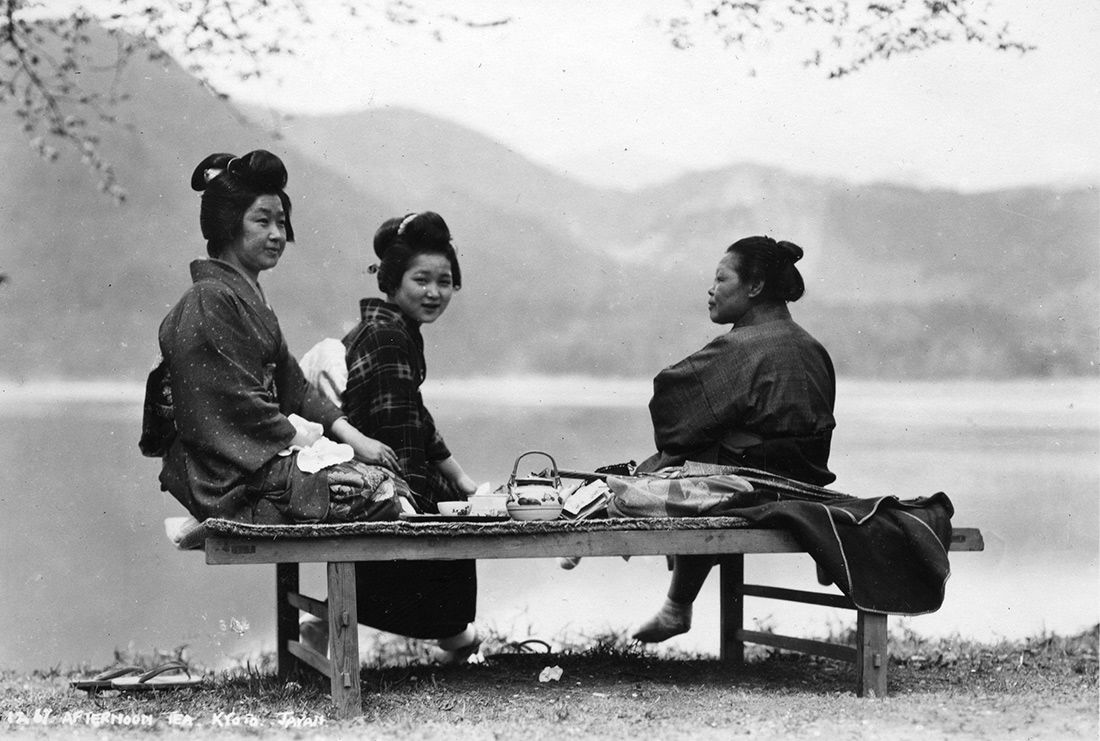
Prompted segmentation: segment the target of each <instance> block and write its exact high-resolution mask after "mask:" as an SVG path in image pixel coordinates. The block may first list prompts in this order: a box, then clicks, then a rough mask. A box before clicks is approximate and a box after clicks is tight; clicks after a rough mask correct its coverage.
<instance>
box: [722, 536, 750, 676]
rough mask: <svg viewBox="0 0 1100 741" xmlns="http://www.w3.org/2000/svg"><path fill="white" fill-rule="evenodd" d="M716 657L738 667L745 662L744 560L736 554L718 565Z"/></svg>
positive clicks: (723, 559) (740, 555) (725, 558)
mask: <svg viewBox="0 0 1100 741" xmlns="http://www.w3.org/2000/svg"><path fill="white" fill-rule="evenodd" d="M718 580H719V581H718V594H719V598H718V599H719V635H720V640H721V646H720V647H719V657H720V658H721V660H722V661H728V662H730V663H732V664H734V665H736V666H740V665H741V664H743V663H744V661H745V642H744V641H743V640H741V631H742V629H743V628H744V627H745V594H744V591H743V590H744V587H745V557H744V555H742V554H740V553H738V554H735V555H729V556H722V558H721V559H720V560H719V561H718Z"/></svg>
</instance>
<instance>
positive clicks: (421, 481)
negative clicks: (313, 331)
mask: <svg viewBox="0 0 1100 741" xmlns="http://www.w3.org/2000/svg"><path fill="white" fill-rule="evenodd" d="M359 309H360V318H361V321H360V323H359V325H358V326H357V327H356V328H355V329H353V330H352V331H351V332H349V333H348V335H347V336H346V337H344V345H345V347H347V364H348V385H347V388H346V389H345V391H344V396H343V404H344V411H346V412H347V415H348V421H349V422H351V424H352V425H354V426H355V427H356V428H358V429H359V430H360V431H362V433H363V434H364V435H369V436H370V437H373V438H375V439H376V440H380V441H382V442H384V443H386V444H387V445H389V446H390V447H391V448H393V450H394V452H395V453H397V457H398V460H399V462H400V466H401V475H402V476H403V477H404V479H405V481H406V482H408V484H409V488H410V489H411V490H412V493H413V497H414V500H415V501H416V504H417V506H418V507H419V508H420V509H421V510H423V511H425V512H437V511H438V510H437V509H436V502H440V501H448V500H455V499H463V498H464V497H463V496H462V495H461V494H459V493H458V492H457V491H455V490H454V488H453V487H451V485H450V483H449V482H447V481H446V480H445V479H444V478H443V476H442V475H441V474H440V473H439V471H438V469H437V468H436V467H435V465H433V464H435V463H438V462H439V461H442V460H445V459H447V458H449V457H450V455H451V453H450V451H449V450H448V449H447V445H446V443H444V442H443V438H442V437H441V436H440V434H439V431H438V430H436V427H435V421H434V420H433V419H432V415H431V414H430V413H429V412H428V410H427V409H426V408H425V406H424V400H423V398H422V397H421V395H420V385H421V383H423V382H424V378H425V376H426V375H427V370H426V367H425V364H424V340H423V338H422V337H421V334H420V325H419V324H418V323H417V322H415V321H413V320H412V319H410V318H408V317H407V316H405V315H404V314H403V313H402V312H401V310H400V309H399V308H398V307H397V306H396V305H394V304H391V303H388V302H386V301H382V300H381V299H363V300H362V301H361V302H360V305H359ZM355 575H356V582H357V591H358V594H359V604H358V607H359V620H360V622H362V623H365V624H367V625H370V626H372V627H375V628H378V629H380V630H387V631H390V632H393V633H400V634H402V635H407V636H413V637H415V638H444V637H447V636H451V635H455V634H457V633H460V632H461V631H462V630H463V629H464V628H465V627H466V625H467V624H468V623H470V622H471V621H473V619H474V613H475V611H476V607H477V574H476V569H475V562H474V561H385V562H366V563H358V564H356V571H355Z"/></svg>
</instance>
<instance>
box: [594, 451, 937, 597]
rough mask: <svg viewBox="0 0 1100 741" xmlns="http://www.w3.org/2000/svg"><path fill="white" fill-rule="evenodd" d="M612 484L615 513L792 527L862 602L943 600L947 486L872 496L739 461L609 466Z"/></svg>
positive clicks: (850, 594)
mask: <svg viewBox="0 0 1100 741" xmlns="http://www.w3.org/2000/svg"><path fill="white" fill-rule="evenodd" d="M741 482H749V483H750V484H752V487H751V490H749V491H746V490H745V488H744V486H743V485H742V483H741ZM607 484H608V486H609V487H610V488H611V491H612V497H611V501H610V503H609V504H608V512H609V513H610V514H612V515H615V516H619V517H646V516H653V515H672V516H692V515H694V514H702V515H706V516H708V517H716V516H721V517H737V518H740V519H743V520H745V521H746V522H749V523H750V524H752V525H753V526H756V527H763V528H775V529H783V530H787V531H789V532H791V533H792V534H793V535H794V537H795V539H796V540H798V543H799V545H801V546H802V547H803V548H805V549H806V551H807V552H808V553H809V554H810V555H811V556H812V557H813V558H814V560H815V561H816V562H817V565H818V567H819V572H821V573H824V574H825V575H826V576H827V577H828V578H829V579H830V580H831V581H832V582H833V583H834V584H836V585H837V586H838V587H839V588H840V590H841V591H842V592H844V594H846V595H847V596H848V597H849V598H850V599H851V600H852V602H853V603H854V604H855V605H856V606H857V607H858V608H860V609H862V610H866V611H868V612H879V613H890V614H896V615H920V614H923V613H928V612H934V611H936V610H938V609H939V608H940V606H941V605H942V604H943V597H944V587H945V584H946V582H947V578H948V577H949V576H950V575H951V569H950V566H949V564H948V558H947V551H948V547H949V546H950V543H951V516H952V515H953V514H954V507H953V506H952V504H951V500H950V499H948V498H947V495H946V494H944V493H942V492H939V493H937V494H934V495H932V496H931V497H920V498H917V499H910V500H904V501H903V500H901V499H898V498H897V497H893V496H886V497H876V498H869V499H865V498H860V497H853V496H849V495H846V494H841V493H839V492H833V491H830V490H828V489H823V488H821V487H815V486H809V485H806V484H802V483H800V482H797V481H792V480H789V479H784V478H783V477H779V476H775V475H774V474H767V473H765V472H761V471H755V470H754V469H740V468H733V467H728V468H724V469H722V472H721V473H716V474H715V475H709V476H707V475H703V476H698V475H696V476H682V475H673V476H671V477H663V478H652V477H630V478H626V477H614V476H609V477H608V478H607Z"/></svg>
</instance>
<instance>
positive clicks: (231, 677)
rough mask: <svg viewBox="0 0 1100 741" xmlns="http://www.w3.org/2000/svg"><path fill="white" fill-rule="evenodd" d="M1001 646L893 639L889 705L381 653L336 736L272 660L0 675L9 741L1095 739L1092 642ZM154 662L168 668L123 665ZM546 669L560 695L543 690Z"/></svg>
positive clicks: (694, 661)
mask: <svg viewBox="0 0 1100 741" xmlns="http://www.w3.org/2000/svg"><path fill="white" fill-rule="evenodd" d="M1098 631H1100V628H1093V629H1092V630H1090V631H1087V632H1085V633H1082V634H1081V635H1077V636H1071V637H1061V636H1053V635H1051V636H1042V637H1038V638H1035V639H1031V640H1027V641H1020V642H1006V643H1001V644H995V645H994V644H978V643H972V642H969V641H965V640H960V639H955V640H945V641H927V640H922V639H920V638H919V637H917V636H915V635H912V634H905V635H895V636H892V637H891V650H890V653H891V663H890V669H889V678H890V687H889V690H890V697H888V698H885V699H877V700H869V699H861V698H857V697H856V696H855V695H854V694H853V692H852V688H853V685H854V673H853V669H852V667H851V666H849V665H847V664H843V663H838V662H834V661H831V660H826V659H814V658H809V657H804V656H801V655H793V654H788V653H781V652H775V651H770V650H764V649H757V650H755V651H754V652H753V653H752V654H751V655H750V660H749V662H748V663H747V664H746V665H745V666H744V668H743V669H742V670H740V671H738V672H736V673H732V672H731V671H730V670H729V668H728V667H726V666H723V665H722V664H720V663H719V662H717V661H715V660H713V659H706V658H699V657H691V656H678V655H672V654H668V655H661V656H655V655H653V654H651V653H645V652H642V651H640V650H639V649H638V648H637V647H635V646H631V645H629V644H627V643H626V642H625V641H623V640H622V639H621V638H614V637H607V638H598V639H594V640H593V641H591V642H590V643H589V644H587V645H585V646H569V647H564V648H562V649H561V650H559V651H557V652H556V653H554V654H550V655H537V654H530V653H522V652H520V650H519V647H517V646H516V645H515V644H509V643H508V642H506V641H503V640H500V639H499V638H498V639H495V640H491V641H489V642H487V644H486V651H485V653H486V654H499V656H498V657H497V658H491V657H490V658H487V659H486V660H485V661H483V662H482V663H480V664H469V665H465V666H461V667H433V666H431V665H429V664H426V663H423V659H424V655H423V654H422V652H421V650H420V649H418V648H416V647H415V646H414V644H405V643H401V642H387V643H379V644H378V645H377V646H375V647H374V648H375V649H376V650H375V652H374V655H375V656H377V657H378V658H377V660H376V661H375V662H374V663H373V664H372V665H370V666H364V668H363V671H362V675H361V677H362V681H363V690H364V701H363V711H364V715H363V717H362V718H359V719H356V720H353V721H337V720H335V719H334V718H333V717H332V715H331V706H330V705H329V703H328V700H327V687H326V686H325V684H324V682H322V681H321V679H320V678H319V677H318V676H317V675H314V674H306V673H303V674H301V675H297V676H295V677H293V678H292V679H291V680H290V681H287V682H283V681H279V680H278V679H276V678H275V677H274V675H273V672H272V671H271V667H270V663H269V661H270V660H267V661H265V662H263V663H262V664H261V665H258V666H253V665H249V666H242V667H239V668H237V669H235V670H233V671H230V672H225V673H222V674H220V675H217V676H214V675H211V676H208V677H207V681H206V682H205V684H204V686H203V687H202V688H201V689H194V690H182V691H175V692H157V693H152V692H148V693H125V694H123V693H118V692H107V693H103V694H100V695H97V696H89V695H87V694H85V693H83V692H79V691H76V690H73V689H70V687H69V680H70V679H71V678H75V677H83V676H90V675H91V674H93V673H95V670H96V669H98V668H101V667H82V668H81V669H80V670H74V671H72V672H66V673H63V672H59V671H48V672H35V673H34V674H32V675H30V676H16V675H13V674H10V673H9V674H4V675H2V676H0V736H9V737H16V738H36V739H37V738H58V737H63V738H89V739H91V738H103V737H113V736H116V735H118V736H124V737H126V738H134V739H145V738H154V737H155V738H158V739H160V738H166V739H170V738H175V737H186V738H188V739H205V738H214V737H217V738H223V737H225V736H227V735H228V736H230V737H237V736H239V737H255V736H263V737H265V738H267V737H273V738H280V739H281V738H287V739H291V738H294V739H297V738H368V739H427V738H446V739H523V740H524V741H535V740H536V739H551V738H552V739H560V738H600V739H604V738H608V739H616V738H635V737H639V736H644V737H647V738H659V739H707V738H723V739H728V738H731V737H732V738H752V739H810V738H822V739H882V738H888V739H914V740H916V739H920V740H921V741H925V740H926V739H935V738H963V739H1077V738H1081V739H1095V738H1097V731H1098V728H1097V725H1098V724H1097V718H1098V690H1097V678H1098V670H1097V637H1098ZM119 658H120V659H122V660H133V659H135V658H137V659H140V660H141V661H143V663H146V664H152V663H154V662H156V661H158V660H161V659H163V658H164V657H160V656H148V657H127V656H120V657H119ZM546 667H560V668H561V676H560V678H559V679H557V680H552V681H545V682H544V681H540V680H539V677H540V674H541V673H542V672H543V670H544V669H545V668H546Z"/></svg>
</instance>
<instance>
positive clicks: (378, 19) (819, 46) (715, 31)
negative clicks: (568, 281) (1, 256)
mask: <svg viewBox="0 0 1100 741" xmlns="http://www.w3.org/2000/svg"><path fill="white" fill-rule="evenodd" d="M685 3H686V7H687V10H686V11H684V12H683V13H680V14H675V15H673V14H669V15H665V16H662V17H661V18H659V19H658V20H657V23H658V25H659V26H660V27H661V28H663V29H664V30H665V31H666V32H667V33H668V35H669V36H670V38H671V42H672V44H673V45H674V46H676V47H677V48H681V49H686V48H689V47H691V46H693V45H694V44H696V43H697V42H698V40H699V39H700V37H702V36H706V37H708V38H716V39H717V40H719V42H720V43H722V44H723V45H725V46H726V47H728V48H733V49H737V48H740V49H743V50H746V51H751V50H752V49H751V46H752V45H753V44H754V43H756V42H758V41H764V42H766V41H769V40H771V39H774V38H777V37H784V38H786V37H787V36H789V35H791V34H792V33H793V32H795V31H797V30H798V29H802V30H804V31H810V32H814V34H816V35H812V38H813V40H812V41H811V42H810V47H809V51H808V53H807V55H806V56H805V58H804V59H803V63H804V64H805V65H807V66H811V67H818V68H823V69H825V70H826V71H827V74H828V76H829V77H840V76H843V75H846V74H850V73H852V72H854V71H857V70H860V69H862V68H864V67H866V66H867V65H869V64H871V63H872V62H875V61H879V60H885V59H890V58H892V57H894V56H897V55H901V54H910V53H913V52H916V51H920V50H925V49H930V48H932V47H935V46H940V45H943V44H949V43H958V42H966V43H976V44H980V45H982V46H986V47H989V48H991V49H994V50H997V51H1018V52H1024V51H1027V50H1028V49H1030V48H1031V47H1030V46H1028V45H1027V44H1026V43H1024V42H1022V41H1020V40H1018V39H1015V38H1014V37H1012V36H1011V35H1010V34H1009V31H1008V28H1007V26H1006V25H1004V24H996V23H995V22H994V21H993V20H992V15H991V13H992V11H991V2H989V1H988V0H986V1H985V2H979V1H978V0H878V1H877V2H855V1H854V0H757V1H756V2H735V1H733V0H685ZM64 4H65V3H64V2H60V1H58V0H52V1H47V0H0V105H2V106H4V107H8V108H10V109H11V110H12V112H13V114H14V115H15V117H16V118H17V119H18V120H19V122H20V125H21V126H22V129H23V131H24V133H25V134H26V135H27V138H28V141H29V142H30V145H31V147H33V149H34V150H35V151H36V152H37V153H38V154H39V155H40V156H41V157H42V158H43V159H45V160H51V161H52V160H55V159H57V158H58V157H59V156H60V154H61V152H62V150H66V149H67V150H69V151H71V152H72V153H74V154H75V155H76V156H78V157H79V158H80V159H81V160H82V161H83V162H84V164H85V165H86V166H87V167H88V169H89V170H90V171H91V172H92V174H93V175H94V176H95V177H96V179H97V182H98V186H99V188H100V189H101V190H102V191H103V192H104V193H106V194H108V195H109V196H110V197H111V198H113V199H114V200H115V201H116V202H122V201H123V200H124V199H125V197H126V192H125V190H124V188H123V187H122V184H121V183H119V181H118V178H117V177H116V175H115V171H114V168H113V167H112V166H111V163H110V162H108V161H106V160H105V159H104V158H103V157H102V155H101V150H100V146H99V143H100V132H102V131H103V130H104V129H105V128H106V127H110V126H117V125H120V123H119V121H118V120H117V118H116V116H115V113H114V111H115V110H116V106H117V104H118V103H119V102H120V101H122V100H126V99H127V97H128V96H127V92H126V90H124V89H121V85H120V83H119V80H120V77H121V74H122V72H123V70H124V69H125V67H126V65H127V63H128V62H129V61H130V60H131V59H133V58H134V56H135V55H138V54H141V55H144V56H145V57H147V58H149V59H152V60H160V61H165V62H166V61H167V60H168V59H169V58H171V59H174V60H175V61H176V62H178V63H179V64H180V65H181V66H182V67H183V68H184V69H185V70H186V71H187V72H188V73H189V74H191V75H192V76H193V77H195V79H196V80H197V81H198V83H199V84H201V85H203V86H204V87H206V88H207V89H208V90H210V91H211V92H212V93H213V94H214V95H216V96H218V97H220V98H222V99H225V98H227V97H228V96H226V95H225V93H223V92H222V91H221V90H220V89H219V87H218V84H217V83H216V81H215V74H214V73H217V75H218V79H225V78H224V76H223V75H224V73H226V72H229V73H230V74H232V75H234V76H236V77H237V78H239V79H241V80H250V79H254V78H257V77H260V76H264V75H267V74H268V72H267V70H269V69H270V68H271V65H270V62H271V61H272V59H274V58H277V57H288V56H294V55H295V53H296V51H297V50H298V49H299V48H303V47H304V44H303V40H304V38H305V34H306V33H307V32H308V31H309V29H310V28H311V27H312V26H313V24H314V15H315V14H317V13H318V12H319V11H321V9H322V8H323V9H324V11H326V12H327V13H329V17H330V18H331V12H332V11H333V10H334V9H335V10H337V11H338V13H339V17H340V18H341V20H342V21H343V22H341V23H340V24H339V26H340V28H339V31H334V32H333V34H334V36H336V35H337V34H338V35H339V36H340V37H342V38H347V37H348V35H349V33H350V34H354V33H368V34H369V33H373V32H376V31H377V30H378V26H379V25H380V24H392V25H397V26H403V27H416V26H420V27H422V28H424V29H425V30H426V32H428V33H430V34H431V35H432V36H433V37H434V38H436V39H437V40H442V38H443V36H442V32H441V29H442V28H444V27H446V26H447V25H457V26H464V27H467V28H474V29H477V28H488V27H494V26H500V25H504V24H507V23H509V22H510V20H511V19H509V18H507V17H502V18H490V19H489V20H484V21H475V20H470V19H469V18H467V17H463V16H462V15H459V14H456V13H454V12H453V11H451V10H446V8H449V7H450V6H449V5H448V4H447V3H446V2H444V1H443V0H377V1H376V2H367V1H366V0H362V1H356V0H175V1H172V0H101V2H98V3H97V4H96V6H95V7H96V8H97V11H96V13H95V15H94V16H93V15H92V14H90V13H89V12H88V11H86V10H83V9H82V8H81V6H80V5H78V4H77V0H72V5H71V7H70V8H69V9H68V10H59V6H63V5H64ZM439 8H445V10H440V9H439ZM618 12H621V11H618ZM96 27H99V28H102V29H103V30H105V31H106V32H107V33H108V34H109V35H110V36H111V37H112V38H113V39H114V40H115V42H116V44H115V50H114V52H113V54H111V56H110V58H108V59H98V60H94V59H89V56H88V55H89V54H90V53H91V50H92V43H91V36H90V33H91V31H92V30H93V29H94V28H96ZM750 70H751V67H750ZM88 71H105V72H108V73H111V72H113V78H112V82H111V83H110V84H108V85H106V86H100V87H97V88H95V89H93V88H92V87H90V86H89V85H88V84H87V83H86V80H87V75H84V74H83V73H85V72H88ZM82 75H83V76H82Z"/></svg>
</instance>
